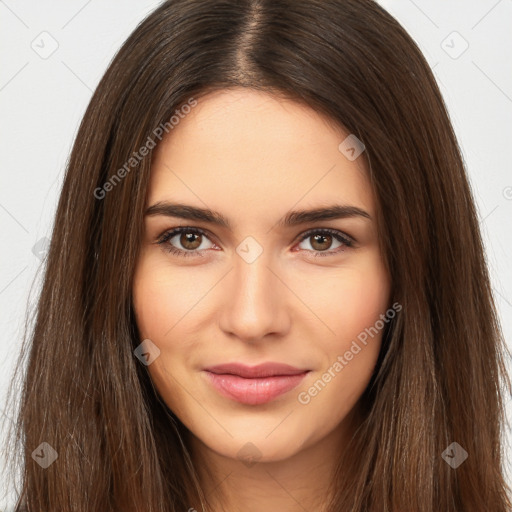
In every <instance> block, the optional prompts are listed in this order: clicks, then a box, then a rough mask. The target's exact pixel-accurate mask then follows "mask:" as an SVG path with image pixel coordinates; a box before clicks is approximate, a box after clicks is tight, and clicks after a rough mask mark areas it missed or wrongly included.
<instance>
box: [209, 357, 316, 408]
mask: <svg viewBox="0 0 512 512" xmlns="http://www.w3.org/2000/svg"><path fill="white" fill-rule="evenodd" d="M309 371H310V370H307V369H306V370H305V369H300V368H296V367H294V366H290V365H287V364H282V363H274V362H272V363H264V364H260V365H257V366H246V365H242V364H239V363H228V364H221V365H216V366H212V367H209V368H205V369H204V374H205V376H206V377H207V380H208V382H209V383H210V384H211V385H213V387H214V388H215V389H216V390H217V391H218V392H219V393H220V394H221V395H223V396H225V397H227V398H230V399H232V400H236V401H237V402H240V403H244V404H249V405H258V404H263V403H266V402H269V401H271V400H273V399H274V398H277V397H278V396H279V395H282V394H284V393H286V392H288V391H290V390H292V389H293V388H295V387H296V386H297V385H298V384H299V383H300V382H301V381H302V379H304V377H305V376H306V375H307V374H308V373H309Z"/></svg>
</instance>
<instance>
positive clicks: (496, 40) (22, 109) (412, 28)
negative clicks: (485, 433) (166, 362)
mask: <svg viewBox="0 0 512 512" xmlns="http://www.w3.org/2000/svg"><path fill="white" fill-rule="evenodd" d="M380 3H381V4H382V5H383V6H384V7H385V8H386V9H388V10H389V12H390V13H391V14H392V15H394V16H395V17H396V18H397V19H398V20H399V21H400V22H401V23H402V24H403V25H404V27H405V28H406V29H407V31H408V32H409V33H410V34H411V36H412V37H413V38H414V39H415V41H416V42H417V43H418V45H419V46H420V48H421V49H422V51H423V53H424V55H425V57H426V59H427V60H428V62H429V64H430V66H431V67H432V69H433V70H434V72H435V75H436V77H437V80H438V83H439V85H440V88H441V91H442V93H443V96H444V98H445V100H446V102H447V104H448V108H449V111H450V116H451V119H452V122H453V125H454V127H455V131H456V133H457V135H458V138H459V142H460V145H461V147H462V150H463V153H464V158H465V161H466V163H467V169H468V172H469V176H470V179H471V183H472V186H473V189H474V191H475V195H476V200H477V203H478V209H479V214H480V218H481V221H480V222H481V228H482V231H483V235H484V239H485V243H486V247H487V252H488V258H489V264H490V271H491V275H492V279H493V288H494V292H495V296H496V300H497V303H498V305H499V311H500V315H501V320H502V324H503V329H504V332H505V336H506V339H507V343H508V344H509V346H510V343H511V340H512V261H511V254H512V230H511V224H512V222H511V221H512V172H511V164H510V162H511V157H512V65H511V57H512V30H511V29H512V0H478V1H477V0H380ZM159 4H160V1H156V0H137V1H135V0H124V1H123V2H121V1H120V0H110V1H109V2H105V1H103V2H101V1H100V0H68V1H66V2H64V1H61V2H58V1H56V0H52V1H51V0H37V1H36V0H5V1H1V0H0V41H1V45H0V55H1V66H0V112H1V123H0V126H1V135H0V155H1V166H0V177H1V188H0V225H1V240H2V246H1V247H2V249H1V251H0V258H1V259H0V261H1V265H0V332H1V334H0V347H1V349H2V357H1V358H0V415H1V416H3V417H4V418H5V414H4V412H3V410H4V396H5V391H6V388H7V384H8V382H9V378H10V376H11V372H12V369H13V364H14V358H15V356H16V355H17V353H18V349H19V345H20V336H21V328H22V325H23V321H24V318H25V316H24V315H25V311H26V305H27V299H28V294H29V291H30V287H31V285H32V282H33V281H34V279H35V277H36V271H37V270H38V268H39V265H40V263H41V257H42V255H43V254H44V252H45V248H46V243H47V240H46V239H47V238H49V236H50V229H51V225H52V221H53V215H54V212H55V208H56V204H57V199H58V195H59V191H60V188H61V185H62V178H63V172H64V169H65V164H66V160H67V158H68V155H69V151H70V148H71V145H72V142H73V140H74V137H75V135H76V131H77V128H78V124H79V122H80V119H81V117H82V115H83V114H84V111H85V108H86V106H87V103H88V101H89V99H90V97H91V94H92V91H93V90H94V88H95V87H96V85H97V84H98V81H99V79H100V78H101V76H102V74H103V73H104V71H105V69H106V67H107V66H108V64H109V62H110V60H111V59H112V57H113V55H114V53H115V52H116V51H117V49H118V48H119V47H120V46H121V44H122V43H123V41H124V40H125V39H126V37H127V36H128V35H129V34H130V33H131V31H132V30H133V29H134V28H135V26H136V25H137V24H138V23H139V21H141V20H142V18H144V17H145V15H146V14H148V13H149V12H150V11H152V10H153V9H154V8H156V7H157V6H158V5H159ZM456 271H457V269H454V272H456ZM38 286H39V285H38V281H37V282H36V285H35V286H34V288H33V291H32V295H31V304H32V305H33V304H34V301H35V299H36V297H37V292H38V290H39V288H38ZM470 399H471V397H468V400H470ZM509 406H510V404H509ZM507 410H508V411H510V407H507ZM6 421H7V422H9V421H10V420H9V419H8V418H7V419H6ZM510 438H511V436H510V432H509V431H507V438H506V439H505V441H506V443H507V447H506V450H507V456H508V454H509V452H510V449H509V446H508V445H509V444H510ZM3 439H4V437H3V436H2V435H1V433H0V442H2V441H3ZM509 465H510V464H509V463H507V467H508V466H509ZM0 475H2V476H3V472H2V470H1V468H0ZM4 481H5V479H4V478H0V511H2V510H5V509H6V507H8V506H9V505H11V506H12V503H13V498H12V496H11V497H9V496H8V494H9V493H10V492H12V491H11V490H10V489H2V488H1V485H2V482H4ZM509 481H510V478H509Z"/></svg>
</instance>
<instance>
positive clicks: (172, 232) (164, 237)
mask: <svg viewBox="0 0 512 512" xmlns="http://www.w3.org/2000/svg"><path fill="white" fill-rule="evenodd" d="M184 232H186V233H195V234H198V235H202V236H205V237H206V238H208V239H210V238H214V239H215V238H216V237H215V236H214V235H213V234H210V232H209V231H208V230H207V229H203V228H197V227H193V226H176V227H174V228H171V229H168V230H166V231H165V232H164V233H162V234H161V235H160V236H159V237H158V239H157V240H156V242H155V243H156V244H158V245H163V246H164V245H169V247H163V249H164V250H165V251H167V252H171V253H176V254H177V255H178V256H204V254H203V252H204V251H205V250H206V249H202V250H201V251H198V250H194V251H184V250H183V249H179V248H177V247H174V246H172V245H170V244H167V242H168V241H169V240H171V239H172V238H174V237H175V236H176V235H179V234H181V233H184ZM325 233H327V234H329V235H331V236H332V237H334V238H335V239H336V240H337V241H339V242H340V243H341V244H342V247H341V250H340V248H337V249H334V250H332V249H329V250H326V251H312V250H309V249H303V250H305V251H306V252H309V253H314V256H329V255H336V254H338V253H340V252H342V251H343V250H345V249H346V248H353V247H354V245H355V244H356V243H357V240H356V239H355V238H353V237H352V236H350V235H348V234H346V233H344V232H343V231H340V230H338V229H333V228H321V227H319V228H310V229H308V230H306V231H303V232H302V233H300V234H299V235H298V236H297V237H296V238H295V240H294V242H293V244H294V245H296V244H297V243H300V242H303V241H304V240H306V239H307V238H309V237H311V236H312V235H314V234H325ZM210 241H211V242H212V243H214V244H216V242H214V241H212V240H210Z"/></svg>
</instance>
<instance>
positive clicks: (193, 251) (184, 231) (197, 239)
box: [157, 227, 213, 256]
mask: <svg viewBox="0 0 512 512" xmlns="http://www.w3.org/2000/svg"><path fill="white" fill-rule="evenodd" d="M205 241H206V242H210V244H211V245H210V246H208V245H206V246H205V247H201V246H202V245H204V242H205ZM157 243H158V244H159V245H162V247H163V249H164V250H166V251H168V252H171V253H173V254H176V255H178V256H204V254H203V253H204V251H205V250H206V249H211V248H212V246H213V243H212V242H211V241H210V240H209V239H208V237H207V236H206V234H205V233H203V232H202V231H201V230H199V229H197V228H186V227H183V228H176V229H173V230H171V231H168V232H167V233H165V234H164V235H163V236H162V238H161V239H160V240H159V241H158V242H157Z"/></svg>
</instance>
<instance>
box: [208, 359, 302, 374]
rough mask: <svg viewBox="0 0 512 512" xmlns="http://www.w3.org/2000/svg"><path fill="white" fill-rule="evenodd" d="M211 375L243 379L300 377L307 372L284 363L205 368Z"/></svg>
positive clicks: (239, 364) (229, 364) (227, 364)
mask: <svg viewBox="0 0 512 512" xmlns="http://www.w3.org/2000/svg"><path fill="white" fill-rule="evenodd" d="M205 370H206V371H208V372H211V373H218V374H223V373H224V374H225V373H229V374H232V375H238V376H240V377H245V378H256V377H273V376H277V375H300V374H301V373H305V372H307V371H309V370H301V369H300V368H295V367H294V366H290V365H288V364H284V363H275V362H270V363H263V364H259V365H256V366H246V365H244V364H241V363H226V364H219V365H216V366H210V367H208V368H205Z"/></svg>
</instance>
